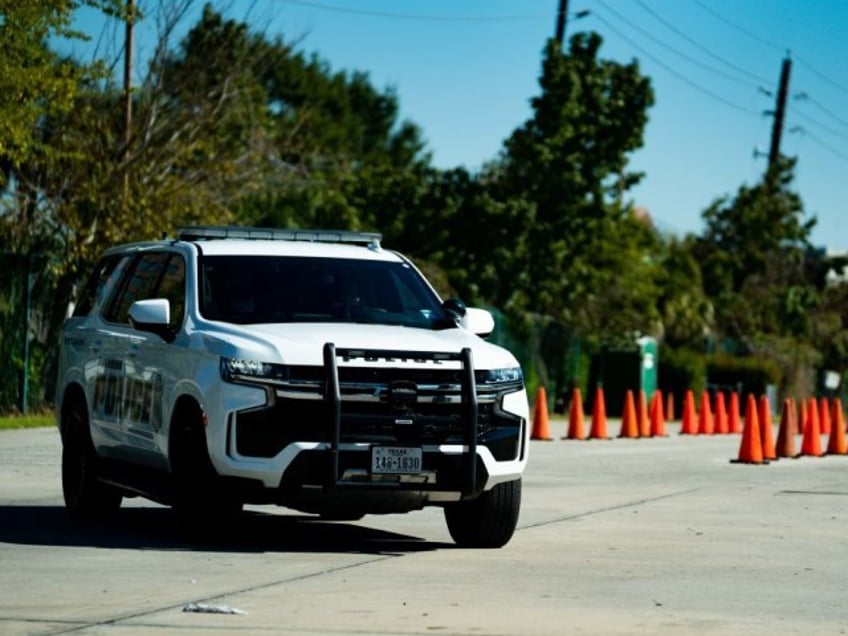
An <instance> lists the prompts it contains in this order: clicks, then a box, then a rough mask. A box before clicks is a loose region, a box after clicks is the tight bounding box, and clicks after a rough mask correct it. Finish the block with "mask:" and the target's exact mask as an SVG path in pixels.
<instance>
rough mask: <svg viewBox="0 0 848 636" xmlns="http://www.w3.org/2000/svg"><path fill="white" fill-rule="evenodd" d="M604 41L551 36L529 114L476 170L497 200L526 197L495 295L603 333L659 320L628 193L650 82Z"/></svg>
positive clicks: (645, 239) (650, 269)
mask: <svg viewBox="0 0 848 636" xmlns="http://www.w3.org/2000/svg"><path fill="white" fill-rule="evenodd" d="M601 43H602V40H601V38H600V36H598V35H597V34H578V35H575V36H574V37H573V38H572V39H571V46H570V50H569V52H568V53H567V54H565V53H563V52H562V50H561V48H560V46H559V44H558V43H557V42H555V41H553V40H551V41H549V43H548V45H547V47H546V49H545V52H544V60H543V67H542V74H541V78H540V80H539V84H540V88H541V94H540V95H539V96H537V97H535V98H534V99H533V100H532V102H531V103H532V107H533V115H532V117H531V118H530V119H529V120H528V121H527V122H526V123H525V124H524V125H523V126H521V127H520V128H519V129H517V130H516V131H515V132H514V133H513V134H512V135H511V136H510V137H509V139H507V141H506V143H505V145H504V151H503V154H502V156H501V157H500V159H499V161H497V162H496V163H494V164H493V165H492V166H491V167H490V168H489V170H488V172H487V174H486V175H484V178H485V179H487V180H488V181H489V182H490V183H491V187H490V192H491V193H492V196H493V198H494V199H496V200H499V201H510V200H517V201H522V202H523V203H522V205H520V206H517V207H518V208H519V209H520V210H521V211H522V214H523V219H522V221H523V230H522V231H521V233H520V238H517V237H516V235H514V234H511V235H509V236H505V237H504V239H505V240H506V241H509V242H512V243H514V244H515V247H516V250H515V253H514V255H513V258H512V265H513V266H514V267H515V270H514V273H513V275H512V276H511V277H510V278H507V279H505V280H502V281H501V284H502V286H503V288H502V289H501V291H500V294H499V299H500V300H501V301H506V302H505V304H506V305H508V306H514V307H516V308H521V309H523V310H527V311H531V312H536V313H540V314H543V315H548V316H551V317H553V318H555V319H556V320H557V321H559V322H561V323H562V324H564V325H568V326H570V327H572V328H574V329H576V330H579V331H581V332H583V333H601V335H602V337H605V338H606V337H613V336H614V335H616V334H622V333H625V332H635V331H640V332H642V333H650V332H652V331H654V330H655V328H656V319H657V317H658V316H657V313H656V310H655V300H656V295H657V290H656V289H655V287H654V285H653V283H652V281H653V280H654V273H655V271H654V270H655V267H656V265H655V262H654V261H653V259H652V252H653V250H654V249H655V248H656V246H657V237H656V235H655V233H654V232H653V231H652V229H651V228H650V227H649V224H648V223H646V222H645V219H644V218H640V217H639V216H638V215H637V214H635V213H634V211H633V210H632V209H631V207H630V205H628V204H626V203H625V202H624V195H625V193H626V191H627V190H628V189H629V188H630V187H631V186H632V185H634V184H635V183H637V182H638V180H639V178H640V175H638V174H634V173H631V172H628V170H627V160H628V154H629V153H630V152H632V151H634V150H636V149H637V148H638V147H639V146H640V145H641V144H642V134H643V131H644V127H645V124H646V122H647V109H648V108H649V107H650V106H651V105H652V104H653V92H652V90H651V87H650V83H649V81H648V79H647V78H645V77H643V76H641V75H640V73H639V68H638V65H637V64H636V63H635V62H633V63H630V64H626V65H622V64H618V63H616V62H612V61H606V60H600V59H599V58H598V54H599V50H600V47H601ZM513 207H516V206H513ZM501 244H503V240H502V241H501Z"/></svg>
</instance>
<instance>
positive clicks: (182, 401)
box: [168, 393, 209, 469]
mask: <svg viewBox="0 0 848 636" xmlns="http://www.w3.org/2000/svg"><path fill="white" fill-rule="evenodd" d="M204 417H205V415H204V411H203V408H202V407H201V406H200V403H199V402H198V401H197V399H196V398H195V397H194V396H193V395H190V394H188V393H184V394H182V395H180V396H179V397H178V398H177V400H176V402H174V408H173V409H171V418H170V421H169V422H168V463H169V464H170V465H171V469H173V468H174V460H175V456H176V455H177V454H178V451H177V449H176V443H177V442H176V434H177V433H178V432H179V431H180V430H181V425H182V426H185V425H189V426H193V425H197V426H199V427H200V430H201V431H202V432H203V437H204V438H205V437H206V431H205V426H204ZM208 452H209V451H208V449H207V454H208Z"/></svg>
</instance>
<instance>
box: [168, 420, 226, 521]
mask: <svg viewBox="0 0 848 636" xmlns="http://www.w3.org/2000/svg"><path fill="white" fill-rule="evenodd" d="M170 455H171V473H172V476H173V484H174V489H175V492H174V505H173V507H174V510H176V511H177V512H178V513H179V514H180V516H181V517H182V518H183V521H186V522H188V523H189V524H190V525H191V526H195V525H198V526H200V527H202V524H206V523H207V522H210V521H214V522H219V523H220V522H225V521H230V520H232V518H233V517H235V516H236V515H237V514H238V513H240V512H241V509H242V502H241V501H239V500H237V499H236V498H235V497H234V496H232V495H231V494H230V493H229V492H228V491H227V489H226V488H224V487H223V484H222V480H221V478H220V477H219V476H218V473H217V472H216V471H215V467H214V466H213V465H212V461H211V460H210V459H209V451H208V448H207V446H206V431H205V430H204V428H203V419H202V414H201V412H200V408H199V407H194V408H191V407H187V406H183V407H182V408H180V409H179V411H178V413H177V414H176V415H175V420H174V422H173V424H172V426H171V445H170Z"/></svg>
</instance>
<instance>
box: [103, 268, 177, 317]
mask: <svg viewBox="0 0 848 636" xmlns="http://www.w3.org/2000/svg"><path fill="white" fill-rule="evenodd" d="M149 298H167V299H168V300H169V301H170V303H171V323H170V326H171V328H172V329H177V328H178V327H179V326H180V325H181V324H182V321H183V316H184V314H185V263H184V262H183V259H182V257H181V256H180V255H179V254H175V253H173V252H146V253H144V254H141V255H140V256H138V257H137V258H136V260H135V261H134V262H133V263H132V264H131V265H130V268H129V271H128V272H127V274H126V275H125V276H124V278H123V280H122V281H121V285H120V287H119V288H118V290H117V291H116V293H115V295H114V296H113V298H112V300H111V301H110V302H109V305H108V307H107V308H106V311H105V312H104V313H103V318H104V319H105V320H107V321H109V322H114V323H118V324H129V311H130V306H131V305H132V304H133V303H134V302H135V301H137V300H146V299H149Z"/></svg>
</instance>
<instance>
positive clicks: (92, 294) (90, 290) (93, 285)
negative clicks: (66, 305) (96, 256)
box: [73, 254, 128, 316]
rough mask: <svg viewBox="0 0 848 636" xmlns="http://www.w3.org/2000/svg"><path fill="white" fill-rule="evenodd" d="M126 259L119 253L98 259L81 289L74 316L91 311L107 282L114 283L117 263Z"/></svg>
mask: <svg viewBox="0 0 848 636" xmlns="http://www.w3.org/2000/svg"><path fill="white" fill-rule="evenodd" d="M127 260H128V257H127V256H121V255H119V254H113V255H112V256H105V257H103V258H102V259H100V262H98V263H97V266H96V267H95V268H94V270H93V271H92V272H91V275H90V276H89V277H88V280H87V281H86V283H85V287H83V289H82V293H81V294H80V297H79V300H78V301H77V305H76V307H74V313H73V315H74V316H87V315H89V314H90V313H91V310H92V309H94V307H95V305H97V303H98V302H99V301H100V300H102V298H101V296H102V294H103V290H104V288H105V287H106V285H107V283H111V284H114V280H112V279H114V278H115V277H116V276H117V271H120V268H118V264H121V263H124V262H125V261H127Z"/></svg>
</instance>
